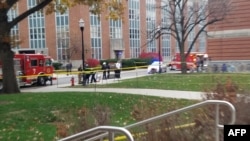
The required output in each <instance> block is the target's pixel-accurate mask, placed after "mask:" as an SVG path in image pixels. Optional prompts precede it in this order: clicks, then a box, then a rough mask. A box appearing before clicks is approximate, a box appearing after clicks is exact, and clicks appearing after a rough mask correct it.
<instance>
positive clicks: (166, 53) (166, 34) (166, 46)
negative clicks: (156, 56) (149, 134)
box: [161, 0, 172, 61]
mask: <svg viewBox="0 0 250 141" xmlns="http://www.w3.org/2000/svg"><path fill="white" fill-rule="evenodd" d="M166 4H167V0H163V1H162V2H161V6H162V7H164V8H162V9H161V15H162V16H161V21H162V23H161V25H162V27H168V26H169V25H170V22H171V21H170V20H169V19H170V16H169V12H168V10H169V9H168V6H166ZM162 32H163V33H162V35H161V52H162V57H163V60H168V61H170V60H171V58H172V57H171V46H170V45H171V36H170V34H171V31H170V30H163V31H162Z"/></svg>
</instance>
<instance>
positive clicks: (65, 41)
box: [55, 10, 71, 63]
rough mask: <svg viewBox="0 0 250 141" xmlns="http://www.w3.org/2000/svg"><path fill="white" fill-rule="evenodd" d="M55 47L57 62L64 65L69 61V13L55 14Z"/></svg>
mask: <svg viewBox="0 0 250 141" xmlns="http://www.w3.org/2000/svg"><path fill="white" fill-rule="evenodd" d="M55 22H56V33H57V34H56V39H57V40H56V45H57V60H59V61H60V62H63V63H66V62H68V61H69V60H70V58H71V54H70V52H71V51H70V47H69V45H70V37H69V12H68V10H66V11H65V12H64V13H60V12H56V16H55Z"/></svg>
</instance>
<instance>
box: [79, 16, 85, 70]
mask: <svg viewBox="0 0 250 141" xmlns="http://www.w3.org/2000/svg"><path fill="white" fill-rule="evenodd" d="M79 27H80V30H81V32H82V69H83V70H84V69H85V63H84V62H85V61H84V41H83V31H84V21H83V19H80V20H79Z"/></svg>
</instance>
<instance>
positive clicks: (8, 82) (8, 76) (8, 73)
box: [0, 43, 20, 94]
mask: <svg viewBox="0 0 250 141" xmlns="http://www.w3.org/2000/svg"><path fill="white" fill-rule="evenodd" d="M0 45H3V46H1V47H0V56H1V59H0V60H1V62H2V72H3V90H2V93H5V94H13V93H20V89H19V86H18V84H17V80H16V74H15V70H14V61H13V57H14V52H13V51H11V49H10V44H1V43H0Z"/></svg>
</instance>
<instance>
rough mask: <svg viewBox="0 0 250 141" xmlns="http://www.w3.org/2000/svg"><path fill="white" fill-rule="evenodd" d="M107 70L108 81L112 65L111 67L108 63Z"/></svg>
mask: <svg viewBox="0 0 250 141" xmlns="http://www.w3.org/2000/svg"><path fill="white" fill-rule="evenodd" d="M106 70H107V79H109V76H110V65H109V63H107V66H106Z"/></svg>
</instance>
